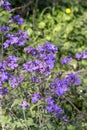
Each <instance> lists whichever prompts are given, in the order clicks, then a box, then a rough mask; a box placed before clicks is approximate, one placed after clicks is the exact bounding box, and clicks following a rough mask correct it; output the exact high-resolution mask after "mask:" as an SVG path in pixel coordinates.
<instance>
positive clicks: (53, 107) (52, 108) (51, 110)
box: [46, 96, 63, 118]
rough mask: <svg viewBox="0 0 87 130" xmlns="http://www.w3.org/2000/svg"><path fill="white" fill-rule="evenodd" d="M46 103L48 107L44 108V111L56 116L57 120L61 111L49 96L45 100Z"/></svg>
mask: <svg viewBox="0 0 87 130" xmlns="http://www.w3.org/2000/svg"><path fill="white" fill-rule="evenodd" d="M46 101H47V103H48V105H47V106H46V110H47V111H48V112H49V113H53V114H56V118H58V117H59V116H60V115H61V114H62V112H63V111H62V109H61V108H60V107H59V106H58V105H57V104H55V101H54V100H53V98H52V97H51V96H50V97H48V98H46Z"/></svg>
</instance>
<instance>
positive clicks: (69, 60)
mask: <svg viewBox="0 0 87 130" xmlns="http://www.w3.org/2000/svg"><path fill="white" fill-rule="evenodd" d="M71 61H72V57H68V56H65V57H62V58H61V60H60V63H61V64H62V65H65V64H67V63H69V62H71Z"/></svg>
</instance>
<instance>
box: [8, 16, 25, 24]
mask: <svg viewBox="0 0 87 130" xmlns="http://www.w3.org/2000/svg"><path fill="white" fill-rule="evenodd" d="M9 22H10V23H12V22H16V23H17V24H18V25H22V24H23V23H24V19H23V18H22V17H21V16H20V15H15V16H13V17H11V18H10V20H9Z"/></svg>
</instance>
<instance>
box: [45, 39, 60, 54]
mask: <svg viewBox="0 0 87 130" xmlns="http://www.w3.org/2000/svg"><path fill="white" fill-rule="evenodd" d="M43 48H44V49H45V50H46V51H47V52H49V53H50V52H58V48H57V47H56V46H55V45H53V44H51V43H50V42H45V43H44V46H43Z"/></svg>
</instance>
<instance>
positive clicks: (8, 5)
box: [1, 0, 11, 11]
mask: <svg viewBox="0 0 87 130" xmlns="http://www.w3.org/2000/svg"><path fill="white" fill-rule="evenodd" d="M1 6H2V7H3V8H4V9H6V10H8V11H11V3H10V2H8V1H6V0H1Z"/></svg>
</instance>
